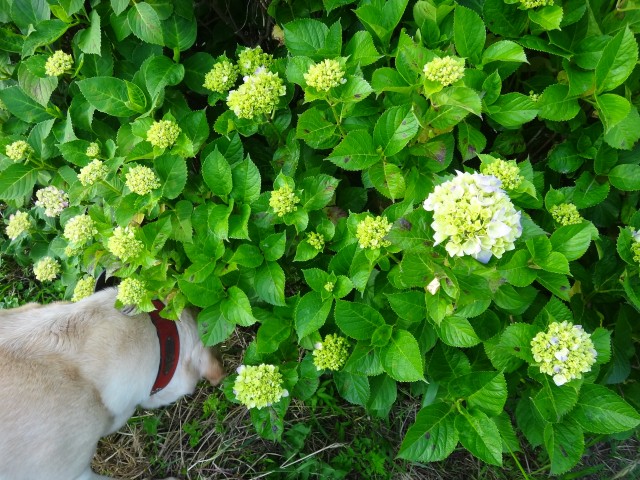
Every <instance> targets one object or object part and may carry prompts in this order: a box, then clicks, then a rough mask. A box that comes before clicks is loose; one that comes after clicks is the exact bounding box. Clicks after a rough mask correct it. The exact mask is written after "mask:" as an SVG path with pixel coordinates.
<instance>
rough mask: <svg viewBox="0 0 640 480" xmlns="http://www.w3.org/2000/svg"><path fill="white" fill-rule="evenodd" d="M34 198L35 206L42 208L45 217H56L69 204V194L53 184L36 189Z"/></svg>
mask: <svg viewBox="0 0 640 480" xmlns="http://www.w3.org/2000/svg"><path fill="white" fill-rule="evenodd" d="M36 198H37V200H36V207H42V208H44V214H45V215H46V216H47V217H57V216H58V215H60V214H61V213H62V211H63V210H64V209H65V208H67V207H68V206H69V195H67V194H66V193H65V192H64V191H63V190H60V189H59V188H56V187H53V186H49V187H45V188H42V189H40V190H38V191H37V192H36Z"/></svg>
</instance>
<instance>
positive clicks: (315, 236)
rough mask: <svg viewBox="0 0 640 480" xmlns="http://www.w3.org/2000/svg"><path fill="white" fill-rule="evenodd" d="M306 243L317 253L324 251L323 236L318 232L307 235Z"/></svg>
mask: <svg viewBox="0 0 640 480" xmlns="http://www.w3.org/2000/svg"><path fill="white" fill-rule="evenodd" d="M307 243H308V244H309V245H311V246H312V247H313V248H315V249H316V250H318V251H322V250H323V249H324V236H323V235H322V234H321V233H318V232H309V233H307Z"/></svg>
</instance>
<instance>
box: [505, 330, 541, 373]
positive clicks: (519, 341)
mask: <svg viewBox="0 0 640 480" xmlns="http://www.w3.org/2000/svg"><path fill="white" fill-rule="evenodd" d="M536 333H537V331H536V329H535V327H534V326H533V325H529V324H527V323H514V324H512V325H509V326H508V327H507V328H505V329H504V332H502V335H501V336H500V341H499V343H498V345H499V346H500V347H501V348H503V349H504V350H505V351H506V352H507V353H508V354H510V355H513V356H514V357H517V358H520V359H522V360H524V361H526V362H528V363H534V360H533V355H532V354H531V347H530V345H531V340H533V337H534V336H535V335H536Z"/></svg>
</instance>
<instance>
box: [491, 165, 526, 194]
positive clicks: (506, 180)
mask: <svg viewBox="0 0 640 480" xmlns="http://www.w3.org/2000/svg"><path fill="white" fill-rule="evenodd" d="M481 171H482V173H484V174H485V175H493V176H494V177H496V178H497V179H498V180H500V181H501V182H502V187H503V188H506V189H507V190H515V189H516V188H518V187H519V186H520V184H521V183H522V181H523V180H524V177H523V176H522V175H520V169H519V168H518V165H516V162H514V161H511V162H507V161H505V160H502V159H497V160H496V161H495V162H491V163H489V164H486V163H485V164H483V165H482V168H481Z"/></svg>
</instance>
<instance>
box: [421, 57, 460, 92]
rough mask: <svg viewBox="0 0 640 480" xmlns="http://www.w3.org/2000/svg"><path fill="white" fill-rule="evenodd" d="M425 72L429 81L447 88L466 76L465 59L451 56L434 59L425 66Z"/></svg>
mask: <svg viewBox="0 0 640 480" xmlns="http://www.w3.org/2000/svg"><path fill="white" fill-rule="evenodd" d="M423 70H424V76H425V77H426V78H427V80H430V81H432V82H436V83H439V84H441V85H442V86H444V87H446V86H447V85H451V84H452V83H455V82H457V81H458V80H460V79H461V78H462V77H463V76H464V59H463V58H457V57H450V56H447V57H442V58H434V59H433V60H431V61H430V62H429V63H427V64H425V66H424V69H423Z"/></svg>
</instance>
